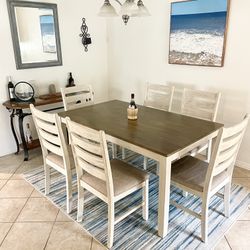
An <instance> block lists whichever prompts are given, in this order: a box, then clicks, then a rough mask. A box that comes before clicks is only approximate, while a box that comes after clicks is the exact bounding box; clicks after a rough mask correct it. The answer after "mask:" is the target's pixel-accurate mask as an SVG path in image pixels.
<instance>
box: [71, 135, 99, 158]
mask: <svg viewBox="0 0 250 250" xmlns="http://www.w3.org/2000/svg"><path fill="white" fill-rule="evenodd" d="M71 138H72V141H73V142H74V144H77V145H79V146H80V147H81V148H83V149H85V150H86V151H89V152H91V153H93V154H96V155H101V153H102V151H101V149H100V144H99V143H98V144H97V143H94V142H92V141H90V140H87V139H84V138H81V137H80V136H78V135H77V134H75V133H72V134H71Z"/></svg>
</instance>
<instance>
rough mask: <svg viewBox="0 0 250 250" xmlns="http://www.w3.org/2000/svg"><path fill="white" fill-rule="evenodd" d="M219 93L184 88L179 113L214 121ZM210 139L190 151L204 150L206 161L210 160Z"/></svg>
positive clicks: (194, 152)
mask: <svg viewBox="0 0 250 250" xmlns="http://www.w3.org/2000/svg"><path fill="white" fill-rule="evenodd" d="M220 97H221V93H219V92H218V93H215V92H208V91H203V90H194V89H187V88H185V89H184V91H183V97H182V104H181V114H183V115H187V116H191V117H195V118H199V119H204V120H208V121H213V122H215V120H216V116H217V112H218V107H219V102H220ZM211 147H212V141H209V142H208V143H206V144H205V145H202V146H200V147H198V148H196V149H194V150H193V151H192V152H191V155H193V156H194V155H196V154H198V153H201V152H203V151H205V150H206V161H207V162H209V161H210V156H211Z"/></svg>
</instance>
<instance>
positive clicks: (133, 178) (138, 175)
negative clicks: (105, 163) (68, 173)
mask: <svg viewBox="0 0 250 250" xmlns="http://www.w3.org/2000/svg"><path fill="white" fill-rule="evenodd" d="M110 165H111V171H112V177H113V184H114V195H115V196H117V195H119V194H121V193H123V192H125V191H127V190H129V189H131V188H133V187H134V186H136V185H139V184H140V183H142V182H144V181H145V180H147V179H148V178H149V175H148V173H147V172H145V171H143V170H140V169H137V168H135V167H133V166H130V165H129V164H127V163H125V162H123V161H119V160H116V159H114V160H111V161H110ZM81 179H82V180H83V181H84V182H86V183H87V184H88V185H89V186H91V187H93V188H94V189H96V190H98V191H99V192H100V193H102V194H103V195H105V196H107V188H106V184H105V182H104V181H103V180H101V179H98V178H96V177H94V176H93V175H90V174H88V173H85V174H84V175H83V176H82V178H81Z"/></svg>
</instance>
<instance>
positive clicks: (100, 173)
mask: <svg viewBox="0 0 250 250" xmlns="http://www.w3.org/2000/svg"><path fill="white" fill-rule="evenodd" d="M77 163H78V164H79V167H81V168H82V169H84V170H85V171H86V172H88V173H89V174H91V175H93V176H95V177H96V178H98V179H101V180H103V181H106V176H105V172H104V170H103V169H100V168H98V167H95V166H93V165H91V164H89V163H88V162H86V161H84V160H83V159H82V158H81V157H77Z"/></svg>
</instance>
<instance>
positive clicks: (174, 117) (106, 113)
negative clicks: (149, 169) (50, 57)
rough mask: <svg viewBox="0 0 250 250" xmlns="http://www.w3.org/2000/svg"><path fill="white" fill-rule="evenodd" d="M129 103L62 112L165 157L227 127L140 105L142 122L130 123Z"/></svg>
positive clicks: (140, 119)
mask: <svg viewBox="0 0 250 250" xmlns="http://www.w3.org/2000/svg"><path fill="white" fill-rule="evenodd" d="M127 107H128V103H126V102H122V101H117V100H114V101H108V102H104V103H100V104H95V105H92V106H88V107H84V108H79V109H75V110H70V111H65V112H60V113H59V115H60V116H61V117H67V116H68V117H70V118H71V120H72V121H75V122H78V123H80V124H83V125H85V126H88V127H90V128H93V129H96V130H104V131H105V133H106V134H109V135H111V136H114V137H116V138H119V139H121V140H124V141H127V142H129V143H132V144H134V145H137V146H140V147H143V148H145V149H148V150H150V151H153V152H155V153H158V154H160V155H163V156H168V155H171V154H173V153H175V152H177V151H179V150H181V149H183V148H185V147H187V146H189V145H191V144H192V143H194V142H196V141H198V140H200V139H202V138H204V137H205V136H207V135H209V134H211V133H213V132H215V131H216V130H218V129H219V128H221V127H223V124H219V123H215V122H210V121H205V120H201V119H196V118H192V117H189V116H184V115H180V114H176V113H172V112H166V111H160V110H157V109H152V108H147V107H144V106H139V105H138V109H139V111H138V119H137V120H135V121H131V120H128V119H127Z"/></svg>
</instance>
